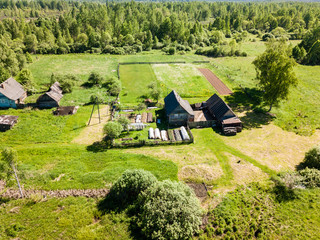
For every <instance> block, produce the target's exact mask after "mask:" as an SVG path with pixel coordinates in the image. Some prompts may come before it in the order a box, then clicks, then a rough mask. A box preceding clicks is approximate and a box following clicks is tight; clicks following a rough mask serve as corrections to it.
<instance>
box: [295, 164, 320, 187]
mask: <svg viewBox="0 0 320 240" xmlns="http://www.w3.org/2000/svg"><path fill="white" fill-rule="evenodd" d="M299 174H300V175H301V176H302V181H301V183H302V184H303V185H304V186H306V187H308V188H314V187H320V170H318V169H314V168H311V169H310V168H306V169H303V170H301V171H299Z"/></svg>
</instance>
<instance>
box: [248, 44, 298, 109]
mask: <svg viewBox="0 0 320 240" xmlns="http://www.w3.org/2000/svg"><path fill="white" fill-rule="evenodd" d="M253 64H254V65H255V69H256V73H257V79H258V81H259V82H258V85H259V86H260V88H261V89H262V90H263V91H264V94H263V99H264V102H265V103H266V104H268V105H269V106H270V109H269V111H271V109H272V106H274V105H275V106H276V105H278V104H279V102H280V101H281V100H284V99H287V98H288V95H289V90H290V88H291V87H294V86H296V85H297V84H298V79H297V78H296V75H295V73H294V71H293V67H294V66H295V64H296V63H295V61H294V59H293V58H292V57H291V49H290V48H289V47H288V46H287V44H286V43H285V42H284V41H270V42H268V43H267V49H266V51H265V52H264V53H262V54H261V55H260V56H258V57H257V58H256V59H255V60H254V61H253Z"/></svg>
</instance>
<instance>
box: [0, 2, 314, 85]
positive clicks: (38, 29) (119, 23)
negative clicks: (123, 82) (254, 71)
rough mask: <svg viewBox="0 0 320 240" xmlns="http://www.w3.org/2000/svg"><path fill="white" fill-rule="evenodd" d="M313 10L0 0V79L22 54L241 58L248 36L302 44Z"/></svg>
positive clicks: (19, 64) (22, 60) (306, 6)
mask: <svg viewBox="0 0 320 240" xmlns="http://www.w3.org/2000/svg"><path fill="white" fill-rule="evenodd" d="M319 6H320V5H319V4H318V3H231V2H229V3H228V2H213V3H212V2H164V3H151V2H139V3H138V2H134V1H132V2H123V3H121V2H106V3H99V2H74V1H70V2H68V1H58V0H52V1H46V0H38V1H26V0H23V1H21V0H19V1H14V0H0V9H1V10H0V17H1V21H0V45H1V50H0V59H1V60H0V73H1V76H2V77H1V78H2V79H4V78H5V77H7V76H10V75H13V76H15V75H16V74H17V73H18V72H19V71H21V70H22V69H23V68H24V66H25V64H26V62H27V61H28V60H27V59H26V56H25V54H26V53H31V54H66V53H94V52H95V53H110V54H133V53H136V52H140V51H148V50H151V49H163V50H164V51H165V52H167V53H169V54H171V53H175V51H174V50H177V51H180V52H182V53H183V52H185V51H191V50H194V49H198V48H199V47H206V46H213V50H212V51H211V52H203V51H199V53H200V54H207V55H212V56H226V55H244V56H245V53H242V52H241V51H240V50H239V49H237V47H236V43H237V42H241V41H242V40H243V39H244V38H245V37H246V36H247V34H248V32H249V33H253V34H257V35H259V36H260V37H263V36H264V37H265V39H267V38H279V37H286V38H288V39H302V38H303V36H304V35H305V34H306V32H307V31H311V30H312V29H315V28H317V27H318V26H319V16H320V7H319ZM266 34H268V35H266ZM224 38H233V39H232V41H231V43H230V44H231V45H230V46H228V49H224V48H225V47H221V45H219V44H220V43H221V41H223V39H224ZM172 47H173V48H174V49H172ZM217 47H218V48H217ZM170 49H171V50H170ZM169 50H170V51H169ZM305 50H306V51H307V49H305Z"/></svg>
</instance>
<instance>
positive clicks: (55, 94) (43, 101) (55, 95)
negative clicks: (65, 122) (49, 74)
mask: <svg viewBox="0 0 320 240" xmlns="http://www.w3.org/2000/svg"><path fill="white" fill-rule="evenodd" d="M62 97H63V94H62V89H61V87H60V84H59V83H58V82H55V83H54V84H53V85H52V86H51V87H50V88H49V91H48V92H46V93H45V94H43V95H41V96H40V97H39V98H38V100H37V104H38V107H39V108H53V107H59V103H60V100H61V98H62Z"/></svg>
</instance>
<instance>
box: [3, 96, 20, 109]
mask: <svg viewBox="0 0 320 240" xmlns="http://www.w3.org/2000/svg"><path fill="white" fill-rule="evenodd" d="M0 108H17V105H16V103H15V101H13V100H11V99H9V98H7V97H6V96H4V95H3V94H1V93H0Z"/></svg>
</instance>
